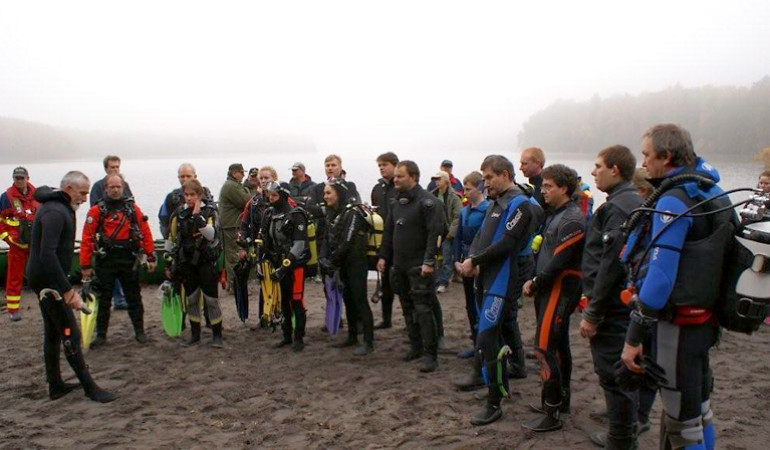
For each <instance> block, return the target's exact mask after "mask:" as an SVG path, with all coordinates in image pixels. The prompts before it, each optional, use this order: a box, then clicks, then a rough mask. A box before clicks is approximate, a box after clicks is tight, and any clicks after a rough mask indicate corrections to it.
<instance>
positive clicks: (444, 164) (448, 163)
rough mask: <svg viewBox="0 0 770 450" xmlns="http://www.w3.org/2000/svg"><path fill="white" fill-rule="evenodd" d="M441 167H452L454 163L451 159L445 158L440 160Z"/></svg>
mask: <svg viewBox="0 0 770 450" xmlns="http://www.w3.org/2000/svg"><path fill="white" fill-rule="evenodd" d="M441 167H454V164H452V161H450V160H448V159H445V160H443V161H441Z"/></svg>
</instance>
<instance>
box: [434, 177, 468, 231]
mask: <svg viewBox="0 0 770 450" xmlns="http://www.w3.org/2000/svg"><path fill="white" fill-rule="evenodd" d="M431 194H433V195H435V196H436V198H438V199H439V200H440V201H441V203H443V204H444V218H445V219H446V224H447V226H448V227H449V233H448V234H447V236H446V238H447V240H449V239H453V238H454V237H455V235H456V234H457V227H458V225H459V224H460V212H461V211H462V209H463V201H462V200H460V196H459V195H457V194H456V193H455V192H454V191H453V190H452V189H451V188H450V189H447V190H446V192H445V193H443V194H441V193H439V191H438V188H436V189H434V190H432V191H431Z"/></svg>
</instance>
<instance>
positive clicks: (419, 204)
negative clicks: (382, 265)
mask: <svg viewBox="0 0 770 450" xmlns="http://www.w3.org/2000/svg"><path fill="white" fill-rule="evenodd" d="M392 206H393V207H392V209H391V211H390V213H389V214H388V218H387V220H386V221H385V231H384V234H383V239H382V249H381V250H380V257H381V258H383V259H385V262H386V265H392V266H393V267H392V269H391V273H390V276H391V280H390V281H391V285H392V286H393V291H394V292H395V293H396V294H398V296H399V299H400V301H401V309H402V310H403V312H404V320H405V321H406V327H407V331H408V332H409V341H410V343H411V347H412V351H414V352H424V353H425V354H426V355H428V356H430V357H432V358H434V359H435V358H437V354H438V350H437V341H438V331H437V328H436V319H435V316H434V309H435V303H436V302H437V301H438V300H437V298H436V290H435V285H436V276H437V275H436V272H435V271H434V272H433V273H432V274H430V275H427V276H422V274H421V268H422V266H423V265H428V266H435V264H436V252H437V248H438V247H437V244H438V237H439V236H440V235H441V234H442V233H443V232H444V231H445V228H446V220H445V219H444V216H443V214H444V213H443V209H442V208H441V205H440V204H439V201H438V199H437V198H436V197H434V196H433V195H431V194H430V193H429V192H427V191H426V190H425V189H423V188H422V187H420V186H419V185H415V187H413V188H412V189H411V190H409V191H406V192H399V193H398V194H397V195H396V199H395V201H394V202H393V203H392Z"/></svg>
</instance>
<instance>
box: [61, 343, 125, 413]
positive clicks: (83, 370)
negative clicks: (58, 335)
mask: <svg viewBox="0 0 770 450" xmlns="http://www.w3.org/2000/svg"><path fill="white" fill-rule="evenodd" d="M63 343H64V346H65V347H64V354H65V355H66V357H67V362H69V364H70V366H71V367H72V370H74V371H75V375H76V376H77V377H78V380H80V384H81V385H82V386H83V391H85V393H86V397H88V398H90V399H91V400H93V401H95V402H99V403H109V402H111V401H113V400H115V399H116V398H117V397H115V394H113V393H112V392H110V391H107V390H104V389H102V388H100V387H99V386H98V385H97V384H96V382H95V381H94V380H93V378H91V374H90V373H89V372H88V366H86V361H85V358H83V352H82V351H81V350H80V348H79V347H76V346H74V345H72V344H71V341H63Z"/></svg>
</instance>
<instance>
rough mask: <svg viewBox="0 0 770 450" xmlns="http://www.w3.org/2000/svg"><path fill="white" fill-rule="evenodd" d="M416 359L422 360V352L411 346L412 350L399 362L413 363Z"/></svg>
mask: <svg viewBox="0 0 770 450" xmlns="http://www.w3.org/2000/svg"><path fill="white" fill-rule="evenodd" d="M417 358H422V350H421V349H419V348H417V347H414V346H412V348H410V349H409V351H408V352H406V355H404V356H402V357H401V360H402V361H405V362H409V361H414V360H415V359H417Z"/></svg>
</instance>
